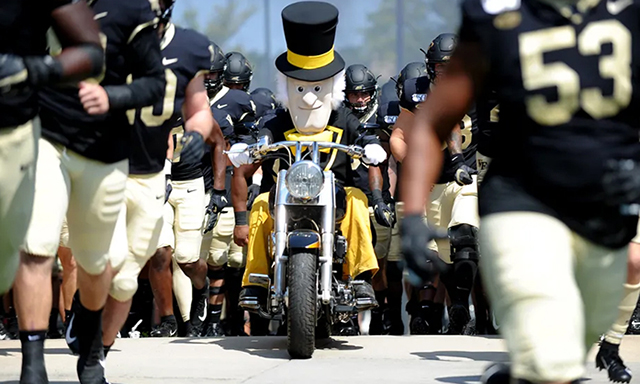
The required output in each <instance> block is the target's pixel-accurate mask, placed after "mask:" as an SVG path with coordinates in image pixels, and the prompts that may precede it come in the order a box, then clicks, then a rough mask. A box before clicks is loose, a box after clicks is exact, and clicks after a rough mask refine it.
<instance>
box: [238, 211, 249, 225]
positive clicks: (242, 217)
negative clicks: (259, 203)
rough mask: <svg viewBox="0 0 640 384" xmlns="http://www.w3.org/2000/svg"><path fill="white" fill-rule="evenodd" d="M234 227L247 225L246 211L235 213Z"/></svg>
mask: <svg viewBox="0 0 640 384" xmlns="http://www.w3.org/2000/svg"><path fill="white" fill-rule="evenodd" d="M235 221H236V227H238V226H241V225H249V222H248V221H247V211H241V212H235Z"/></svg>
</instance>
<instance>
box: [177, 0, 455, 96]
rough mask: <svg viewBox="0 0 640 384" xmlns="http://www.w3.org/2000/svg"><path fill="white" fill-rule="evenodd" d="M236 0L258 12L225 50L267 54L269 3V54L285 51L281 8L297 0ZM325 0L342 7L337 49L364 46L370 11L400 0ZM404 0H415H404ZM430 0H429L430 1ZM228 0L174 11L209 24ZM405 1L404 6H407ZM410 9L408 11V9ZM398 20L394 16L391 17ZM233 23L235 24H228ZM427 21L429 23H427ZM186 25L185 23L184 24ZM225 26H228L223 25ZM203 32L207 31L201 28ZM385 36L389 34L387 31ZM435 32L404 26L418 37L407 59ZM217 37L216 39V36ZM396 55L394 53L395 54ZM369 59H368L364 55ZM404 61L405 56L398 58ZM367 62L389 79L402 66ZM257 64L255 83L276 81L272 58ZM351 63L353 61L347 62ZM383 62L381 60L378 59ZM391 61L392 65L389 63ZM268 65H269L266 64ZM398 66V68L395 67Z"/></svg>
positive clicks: (197, 0) (429, 16)
mask: <svg viewBox="0 0 640 384" xmlns="http://www.w3.org/2000/svg"><path fill="white" fill-rule="evenodd" d="M233 1H234V2H235V3H237V4H238V5H239V6H240V8H241V9H244V8H247V7H255V12H254V14H253V15H252V16H251V18H249V19H248V20H247V21H246V22H245V23H244V24H243V25H242V26H241V27H240V28H239V30H238V32H237V33H236V34H235V35H234V36H233V37H232V38H231V39H230V40H229V41H226V42H225V43H224V44H223V46H221V48H222V50H223V51H224V52H228V51H230V50H234V49H239V50H240V51H241V52H244V53H252V54H253V55H255V54H264V53H265V51H266V47H267V44H266V42H265V11H266V4H267V3H268V4H269V12H268V14H269V23H270V24H271V25H270V36H271V38H270V43H271V44H270V46H271V47H270V52H269V57H272V58H273V59H274V60H275V57H277V56H278V55H279V54H281V53H282V52H285V51H286V44H285V39H284V34H283V31H282V19H281V15H280V14H281V12H282V9H284V8H285V7H286V6H287V5H289V4H291V3H294V2H296V1H295V0H233ZM324 1H326V2H329V3H332V4H333V5H335V6H336V7H337V8H338V10H339V11H340V16H339V23H338V28H337V33H336V42H335V46H336V50H337V51H338V52H340V51H346V50H347V48H356V49H357V48H358V47H361V46H362V45H363V43H364V38H365V37H366V36H365V34H364V33H363V30H364V29H365V28H366V27H367V26H368V25H370V22H369V20H368V18H370V17H371V14H372V13H374V12H375V11H376V10H378V9H379V7H380V5H381V4H382V2H383V1H387V2H392V3H394V4H393V7H392V8H393V9H395V3H396V1H398V0H324ZM404 1H405V4H408V3H409V2H412V1H415V0H404ZM429 1H434V2H435V1H443V2H446V3H445V7H449V9H457V4H456V3H457V1H456V0H429ZM429 1H426V2H427V3H428V2H429ZM227 3H228V0H176V4H175V9H174V12H173V20H174V22H176V23H177V24H182V25H185V24H186V23H185V22H184V18H183V15H184V13H185V11H186V10H188V9H191V10H193V9H196V10H197V11H198V16H197V21H198V24H199V25H200V27H201V28H204V27H205V25H207V24H208V22H207V20H209V19H211V18H213V17H214V12H215V8H216V6H220V7H222V6H226V5H227ZM406 7H407V6H406V5H405V9H406ZM406 12H407V11H405V13H406ZM425 12H426V13H425V18H424V23H431V22H433V20H434V18H435V19H437V18H438V17H439V16H438V14H437V13H428V8H425ZM392 20H395V17H393V18H392ZM233 22H234V20H229V21H228V23H233ZM456 23H457V21H450V22H449V25H451V28H450V30H448V31H442V32H453V31H454V30H455V29H456V28H457V25H455V24H456ZM229 25H230V26H231V25H232V24H229ZM426 25H428V24H426ZM185 26H186V25H185ZM222 27H223V29H225V27H226V26H222ZM395 31H396V27H395V25H394V24H391V25H389V27H388V28H385V29H384V31H381V33H393V34H394V36H395ZM201 32H204V31H201ZM385 36H386V35H385ZM433 37H435V35H434V36H412V35H411V27H410V26H409V27H406V28H405V39H411V38H414V39H416V47H415V49H414V50H412V51H411V52H413V51H415V52H413V54H414V56H408V55H406V54H405V57H403V59H404V62H405V63H406V62H409V61H417V60H422V59H423V56H422V54H421V53H420V52H419V50H418V48H420V47H425V48H426V47H427V46H428V42H429V41H430V39H432V38H433ZM214 41H215V40H214ZM389 49H391V50H395V49H396V48H395V47H393V46H391V47H389ZM394 57H395V56H394ZM361 60H366V59H361ZM399 61H402V60H399ZM363 63H364V64H365V65H371V66H370V69H372V70H373V71H374V72H375V73H378V74H382V75H384V77H385V78H387V79H388V77H389V76H391V75H394V74H397V73H398V71H399V68H400V67H401V65H400V63H398V62H396V61H395V59H394V60H391V62H390V63H383V64H384V65H377V66H376V63H371V62H366V61H365V62H363ZM253 64H254V80H253V82H252V88H253V87H272V86H273V85H274V84H273V77H272V76H271V75H273V73H274V71H273V68H272V67H273V62H271V64H267V63H264V62H263V63H260V64H258V63H256V62H255V61H254V62H253ZM348 64H352V63H348ZM378 64H380V63H378ZM389 64H390V65H389ZM267 65H268V66H269V68H266V67H265V66H267ZM396 67H397V68H396Z"/></svg>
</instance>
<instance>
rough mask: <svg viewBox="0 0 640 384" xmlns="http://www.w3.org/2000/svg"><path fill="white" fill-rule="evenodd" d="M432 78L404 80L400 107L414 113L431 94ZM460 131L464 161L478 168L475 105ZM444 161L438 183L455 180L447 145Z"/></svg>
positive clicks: (444, 147)
mask: <svg viewBox="0 0 640 384" xmlns="http://www.w3.org/2000/svg"><path fill="white" fill-rule="evenodd" d="M430 86H431V80H429V78H428V77H427V76H421V77H417V78H414V79H409V80H406V81H405V82H404V85H403V89H404V92H403V94H402V98H401V99H400V107H401V108H403V109H406V110H407V111H409V112H411V113H414V112H415V110H416V108H419V106H418V104H420V103H421V102H423V101H424V100H426V97H427V95H428V94H429V91H430ZM460 131H461V133H462V156H463V157H464V163H465V164H466V165H467V166H469V167H471V168H472V169H476V152H477V149H478V118H477V114H476V108H475V106H473V107H471V109H470V110H469V112H467V114H466V115H465V116H464V118H463V119H462V121H461V122H460ZM443 156H444V162H443V164H442V173H441V174H440V178H439V179H438V184H444V183H449V182H452V181H454V180H455V175H456V168H454V166H453V164H452V163H451V154H450V153H449V148H447V145H446V144H444V145H443Z"/></svg>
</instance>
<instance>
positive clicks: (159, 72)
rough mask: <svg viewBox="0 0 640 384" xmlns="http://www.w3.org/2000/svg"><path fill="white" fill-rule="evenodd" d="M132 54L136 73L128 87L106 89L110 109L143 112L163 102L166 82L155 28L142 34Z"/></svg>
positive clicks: (134, 44) (132, 45)
mask: <svg viewBox="0 0 640 384" xmlns="http://www.w3.org/2000/svg"><path fill="white" fill-rule="evenodd" d="M129 48H130V49H129V50H128V51H129V52H130V54H131V55H132V56H133V57H132V61H133V62H134V63H136V64H135V68H136V72H135V73H134V74H133V81H132V82H131V83H130V84H127V85H116V86H113V85H112V86H105V87H104V90H105V91H106V92H107V95H108V96H109V106H110V109H132V108H142V107H145V106H148V105H152V104H155V103H156V102H157V101H159V100H160V99H161V98H162V95H163V92H164V88H165V85H166V79H165V75H164V68H163V66H162V63H161V59H162V55H161V53H160V41H159V40H158V36H157V34H156V32H155V30H154V29H153V28H146V29H145V30H143V31H141V32H139V33H138V34H137V35H136V38H135V39H134V40H133V41H132V42H131V47H129Z"/></svg>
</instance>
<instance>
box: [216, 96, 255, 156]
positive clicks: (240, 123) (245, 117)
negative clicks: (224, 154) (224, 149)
mask: <svg viewBox="0 0 640 384" xmlns="http://www.w3.org/2000/svg"><path fill="white" fill-rule="evenodd" d="M209 104H210V105H211V110H214V109H222V110H224V111H225V112H226V113H228V114H229V115H230V116H231V119H232V120H233V134H232V135H229V136H227V135H225V137H227V138H228V139H230V141H231V143H232V144H235V143H237V142H241V141H242V142H247V141H248V139H247V138H248V137H251V132H250V130H249V129H247V127H246V126H245V123H249V122H253V121H255V119H256V106H255V104H254V102H253V100H252V98H251V95H250V94H248V93H247V92H244V91H241V90H239V89H229V88H227V87H222V89H221V90H220V92H218V93H217V94H216V95H215V97H213V98H212V99H211V100H210V101H209Z"/></svg>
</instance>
